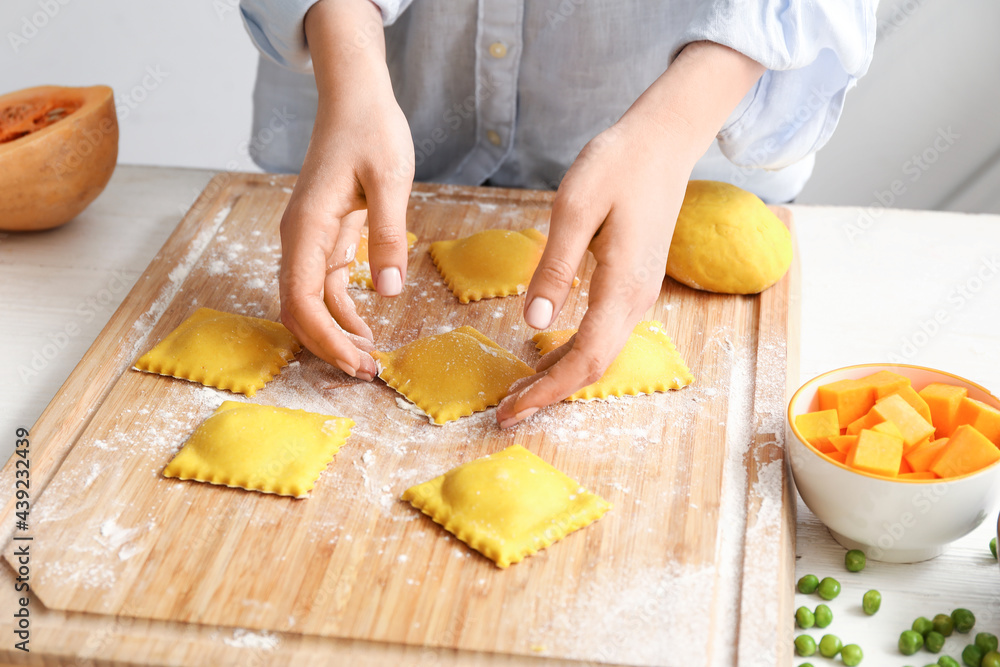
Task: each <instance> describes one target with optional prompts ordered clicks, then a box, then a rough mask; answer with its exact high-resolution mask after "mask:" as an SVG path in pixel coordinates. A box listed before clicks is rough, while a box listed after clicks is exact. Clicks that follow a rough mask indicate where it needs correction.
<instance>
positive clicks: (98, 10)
mask: <svg viewBox="0 0 1000 667" xmlns="http://www.w3.org/2000/svg"><path fill="white" fill-rule="evenodd" d="M236 2H237V0H172V1H171V2H157V3H151V2H143V1H142V0H139V1H136V0H90V1H89V2H87V1H85V0H2V2H0V26H2V27H3V41H2V43H0V92H6V91H10V90H16V89H19V88H25V87H28V86H33V85H40V84H47V83H52V84H61V85H92V84H95V83H104V84H108V85H110V86H111V87H112V88H114V90H115V92H116V96H117V99H118V102H119V104H120V105H124V108H127V113H121V114H120V117H119V120H120V122H121V148H120V158H119V159H120V161H121V162H122V163H140V164H157V165H171V166H190V167H208V168H214V169H236V170H254V169H255V166H254V165H253V163H252V161H251V160H250V159H249V157H248V156H247V154H246V142H247V139H248V136H249V131H250V115H251V91H252V88H253V79H254V73H255V69H256V51H255V50H254V49H253V47H252V45H251V43H250V40H249V38H248V37H247V36H246V34H245V32H244V30H243V25H242V22H241V21H240V18H239V14H238V11H237V9H236V6H235V5H236ZM998 32H1000V2H998V1H997V0H960V1H958V2H954V1H949V0H883V2H882V5H881V7H880V8H879V38H880V39H879V42H878V44H877V46H876V53H875V60H874V63H873V64H872V67H871V70H870V72H869V74H868V76H867V77H866V78H864V79H863V80H862V81H861V83H860V84H859V86H858V87H857V89H856V90H854V91H853V92H852V93H851V94H850V95H849V96H848V102H847V109H846V112H845V114H844V117H843V119H842V121H841V125H840V128H839V129H838V131H837V133H836V134H835V135H834V138H833V139H832V140H831V142H830V144H829V145H828V146H827V147H826V148H824V149H823V150H822V151H820V153H819V155H818V158H817V166H816V172H815V174H814V176H813V179H812V181H811V182H810V183H809V185H808V186H807V187H806V190H805V191H804V192H803V193H802V196H801V197H800V198H799V201H800V202H801V203H818V204H853V205H862V206H880V205H888V206H893V207H902V208H930V209H938V208H942V209H948V210H958V211H972V212H996V213H1000V122H998V119H1000V40H998V39H997V38H996V35H997V33H998ZM119 108H120V109H122V108H123V107H121V106H120V107H119ZM942 136H944V137H950V139H939V138H938V137H942ZM935 141H937V145H936V146H935ZM949 142H950V143H949ZM915 156H916V159H915ZM918 159H919V161H918ZM894 182H897V183H896V192H897V193H900V194H892V187H893V183H894ZM890 195H891V197H892V201H891V203H886V202H889V196H890Z"/></svg>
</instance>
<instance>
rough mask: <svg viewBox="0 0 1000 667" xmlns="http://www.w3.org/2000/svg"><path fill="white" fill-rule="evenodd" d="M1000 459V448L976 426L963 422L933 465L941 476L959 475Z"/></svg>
mask: <svg viewBox="0 0 1000 667" xmlns="http://www.w3.org/2000/svg"><path fill="white" fill-rule="evenodd" d="M997 461H1000V449H997V447H996V445H994V444H993V443H992V442H990V441H989V439H988V438H987V437H986V436H985V435H983V434H982V433H980V432H979V431H978V430H976V428H975V427H974V426H970V425H969V424H962V425H961V426H959V427H958V428H956V429H955V432H954V433H953V434H952V436H951V437H950V438H948V444H947V446H945V448H944V451H943V452H941V456H939V457H938V459H937V460H936V461H935V462H934V464H933V465H931V468H930V469H931V472H933V473H935V474H937V475H938V476H939V477H958V476H959V475H965V474H968V473H970V472H975V471H976V470H981V469H983V468H985V467H986V466H988V465H991V464H993V463H996V462H997Z"/></svg>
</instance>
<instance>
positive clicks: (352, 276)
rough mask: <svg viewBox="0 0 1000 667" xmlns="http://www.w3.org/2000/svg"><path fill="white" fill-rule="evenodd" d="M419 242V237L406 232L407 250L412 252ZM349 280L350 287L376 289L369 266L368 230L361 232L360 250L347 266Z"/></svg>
mask: <svg viewBox="0 0 1000 667" xmlns="http://www.w3.org/2000/svg"><path fill="white" fill-rule="evenodd" d="M416 242H417V235H416V234H414V233H412V232H406V248H407V250H412V249H413V246H414V244H416ZM347 272H348V279H347V284H348V285H349V286H350V287H360V288H362V289H371V290H373V289H375V283H374V282H373V281H372V269H371V266H369V265H368V228H367V227H365V228H364V229H363V230H362V232H361V239H360V240H359V241H358V249H357V250H356V251H355V252H354V259H352V260H351V263H350V264H348V265H347Z"/></svg>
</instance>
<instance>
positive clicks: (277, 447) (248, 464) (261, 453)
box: [163, 401, 354, 498]
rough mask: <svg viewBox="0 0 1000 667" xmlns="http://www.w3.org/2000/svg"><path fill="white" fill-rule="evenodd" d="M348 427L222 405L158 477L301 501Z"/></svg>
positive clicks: (309, 415)
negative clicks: (161, 475) (218, 485)
mask: <svg viewBox="0 0 1000 667" xmlns="http://www.w3.org/2000/svg"><path fill="white" fill-rule="evenodd" d="M352 426H354V421H353V420H351V419H347V418H346V417H333V416H330V415H321V414H316V413H315V412H306V411H305V410H293V409H291V408H276V407H272V406H269V405H256V404H253V403H239V402H237V401H225V402H224V403H223V404H222V405H220V406H219V407H218V408H217V409H216V411H215V412H214V413H213V414H212V416H211V417H209V418H208V419H206V420H205V421H204V422H202V423H201V425H200V426H198V428H197V429H195V431H194V433H192V434H191V437H190V438H188V440H187V442H186V443H184V446H183V447H182V448H181V450H180V451H179V452H177V455H176V456H175V457H174V458H173V460H172V461H170V463H169V464H167V467H166V468H164V469H163V476H164V477H175V478H177V479H190V480H195V481H197V482H208V483H209V484H220V485H223V486H229V487H236V488H240V489H246V490H248V491H260V492H262V493H274V494H277V495H279V496H293V497H295V498H303V497H305V496H307V495H309V492H310V491H311V490H312V488H313V486H315V484H316V480H317V479H319V475H320V473H321V472H323V469H324V468H326V466H327V465H328V464H329V463H330V461H332V460H333V457H334V455H335V454H336V453H337V452H338V451H339V450H340V447H341V446H342V445H343V444H344V442H345V441H346V440H347V436H349V435H350V434H351V427H352Z"/></svg>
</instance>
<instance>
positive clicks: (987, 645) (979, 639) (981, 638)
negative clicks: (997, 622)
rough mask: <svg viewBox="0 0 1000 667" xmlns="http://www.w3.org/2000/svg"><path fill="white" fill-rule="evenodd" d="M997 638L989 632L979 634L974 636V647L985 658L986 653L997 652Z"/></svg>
mask: <svg viewBox="0 0 1000 667" xmlns="http://www.w3.org/2000/svg"><path fill="white" fill-rule="evenodd" d="M997 643H998V642H997V636H996V635H994V634H991V633H989V632H980V633H979V634H978V635H976V646H978V647H979V650H980V651H982V652H983V657H984V658H985V657H986V655H985V654H987V653H990V652H994V651H996V650H997Z"/></svg>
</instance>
